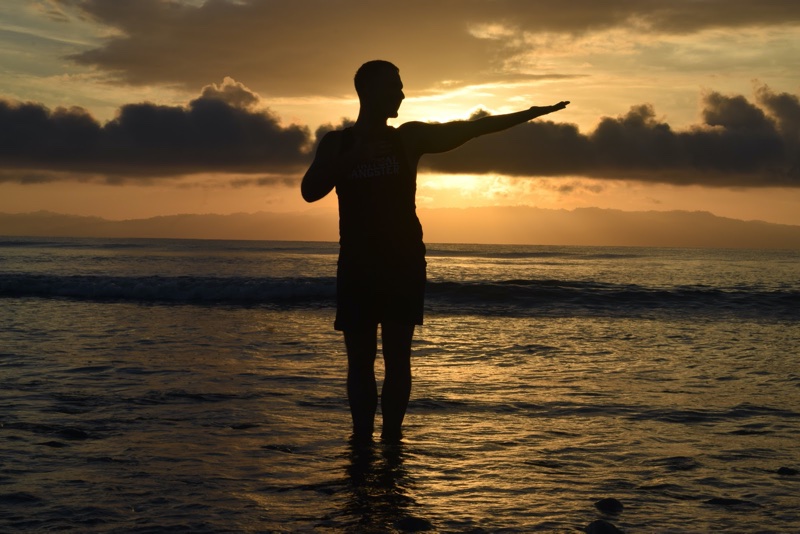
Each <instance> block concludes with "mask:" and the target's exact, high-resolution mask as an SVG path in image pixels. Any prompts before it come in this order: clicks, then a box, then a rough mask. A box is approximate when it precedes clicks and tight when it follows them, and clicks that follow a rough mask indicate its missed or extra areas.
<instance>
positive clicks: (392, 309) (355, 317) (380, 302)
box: [333, 256, 426, 330]
mask: <svg viewBox="0 0 800 534" xmlns="http://www.w3.org/2000/svg"><path fill="white" fill-rule="evenodd" d="M425 267H426V264H425V257H424V256H422V257H418V258H404V259H402V260H399V261H398V260H396V259H395V260H393V261H392V260H376V259H375V258H371V259H369V260H347V259H344V258H342V257H341V256H340V257H339V264H338V268H337V271H336V320H335V321H334V323H333V327H334V328H335V329H336V330H348V329H351V328H358V327H361V326H370V325H376V324H380V323H383V322H397V323H405V324H422V316H423V306H424V301H425Z"/></svg>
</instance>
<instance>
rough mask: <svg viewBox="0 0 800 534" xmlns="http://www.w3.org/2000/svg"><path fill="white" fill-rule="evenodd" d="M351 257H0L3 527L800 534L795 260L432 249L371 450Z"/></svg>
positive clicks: (191, 248)
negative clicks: (359, 426) (352, 346)
mask: <svg viewBox="0 0 800 534" xmlns="http://www.w3.org/2000/svg"><path fill="white" fill-rule="evenodd" d="M336 254H337V245H336V244H335V243H289V242H256V241H201V240H146V239H141V240H136V239H72V238H0V461H1V462H2V463H1V464H0V531H3V532H51V531H64V530H66V531H73V532H119V533H123V532H124V533H127V532H165V531H169V532H197V533H204V532H208V533H212V532H213V533H217V532H332V533H333V532H358V533H361V532H409V531H411V532H413V531H429V532H472V533H483V532H580V531H583V529H584V528H585V527H586V526H587V525H588V524H589V523H591V522H593V521H596V520H598V519H602V520H604V521H606V522H608V523H611V524H613V525H616V526H617V527H618V528H620V529H623V530H624V531H626V532H629V533H630V532H724V531H729V532H798V531H800V474H798V470H800V447H798V443H800V365H799V364H798V347H800V252H798V251H756V250H701V249H659V248H652V249H651V248H598V247H591V248H590V247H537V246H510V245H509V246H502V245H438V244H430V245H428V272H429V284H428V298H427V303H426V320H425V325H424V326H422V327H419V328H418V329H417V332H416V336H415V343H414V355H413V360H412V365H413V374H414V389H413V392H412V400H411V404H410V407H409V412H408V416H407V419H406V425H405V437H404V439H403V441H402V443H400V444H399V445H397V444H394V445H392V444H383V443H381V442H380V441H379V440H376V442H375V443H374V444H373V445H372V446H366V447H362V446H351V445H350V444H349V442H348V436H349V425H350V421H349V412H348V408H347V403H346V400H345V387H344V377H345V365H346V364H345V357H344V352H343V343H342V339H341V335H340V334H339V333H337V332H335V331H333V328H332V322H333V314H334V294H335V286H334V280H335V278H334V275H335V265H336ZM380 369H381V366H380V364H379V374H380V372H381V370H380ZM379 426H380V418H378V427H379ZM607 497H613V498H615V499H617V500H618V501H619V502H621V503H622V505H623V509H622V511H621V512H618V513H615V514H612V513H610V512H603V511H601V510H599V509H598V508H597V507H595V505H594V503H595V502H597V501H598V500H599V499H602V498H607Z"/></svg>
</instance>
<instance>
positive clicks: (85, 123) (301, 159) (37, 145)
mask: <svg viewBox="0 0 800 534" xmlns="http://www.w3.org/2000/svg"><path fill="white" fill-rule="evenodd" d="M259 103H260V98H259V96H258V95H257V94H255V93H253V92H252V91H250V90H249V89H247V88H246V87H245V86H243V85H242V84H240V83H237V82H235V81H234V80H232V79H229V78H228V79H226V80H225V81H224V82H223V83H222V84H220V85H210V86H207V87H205V88H204V89H203V91H202V94H201V96H200V97H198V98H197V99H195V100H192V101H191V102H189V104H188V105H187V106H185V107H180V106H162V105H156V104H150V103H139V104H128V105H125V106H123V107H122V108H121V109H120V110H119V112H118V114H117V117H116V118H114V119H113V120H111V121H109V122H107V123H106V124H103V125H101V124H100V123H99V122H98V121H97V120H96V119H94V118H93V117H92V116H91V115H90V114H89V113H88V112H87V111H86V110H84V109H82V108H57V109H55V110H53V111H51V110H49V109H47V108H46V107H45V106H43V105H41V104H36V103H12V102H8V101H3V100H0V166H2V169H3V170H4V171H6V172H5V173H4V175H5V176H6V180H7V179H8V175H9V172H8V171H12V170H13V171H15V172H18V171H22V172H20V175H21V176H22V175H24V176H26V177H31V176H34V177H35V176H37V174H36V172H34V171H58V172H65V173H88V174H103V175H106V176H117V177H125V176H137V177H148V176H176V175H185V174H192V173H200V172H204V173H206V172H241V173H248V172H261V173H263V172H265V170H269V171H270V172H273V173H296V172H298V171H299V169H300V168H301V167H303V166H304V165H306V164H307V162H308V151H309V146H308V145H309V143H310V133H309V131H308V129H307V128H306V127H303V126H297V125H290V126H283V125H281V124H280V121H279V119H278V118H277V117H275V116H274V115H273V114H272V113H270V112H269V111H268V110H267V111H264V110H262V109H260V108H257V107H256V106H257V104H259ZM20 179H22V178H20ZM43 179H45V178H42V180H43ZM32 181H37V180H36V179H33V180H32Z"/></svg>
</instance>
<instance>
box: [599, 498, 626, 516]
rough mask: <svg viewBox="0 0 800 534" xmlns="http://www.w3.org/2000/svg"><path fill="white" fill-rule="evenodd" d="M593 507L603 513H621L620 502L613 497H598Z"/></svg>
mask: <svg viewBox="0 0 800 534" xmlns="http://www.w3.org/2000/svg"><path fill="white" fill-rule="evenodd" d="M594 507H595V508H597V509H598V510H600V511H601V512H603V513H604V514H611V515H617V514H620V513H622V509H623V508H624V506H622V503H621V502H619V501H618V500H617V499H615V498H614V497H607V498H605V499H600V500H599V501H597V502H596V503H594Z"/></svg>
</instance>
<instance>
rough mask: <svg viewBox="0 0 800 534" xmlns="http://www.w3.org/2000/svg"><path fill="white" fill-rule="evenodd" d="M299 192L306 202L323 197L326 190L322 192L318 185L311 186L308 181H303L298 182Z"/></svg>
mask: <svg viewBox="0 0 800 534" xmlns="http://www.w3.org/2000/svg"><path fill="white" fill-rule="evenodd" d="M300 194H301V195H302V196H303V200H305V201H306V202H316V201H317V200H319V199H321V198H322V197H324V196H325V195H326V194H327V191H325V192H323V191H321V190H320V188H319V187H313V186H311V184H309V183H308V182H305V181H303V183H301V184H300Z"/></svg>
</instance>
